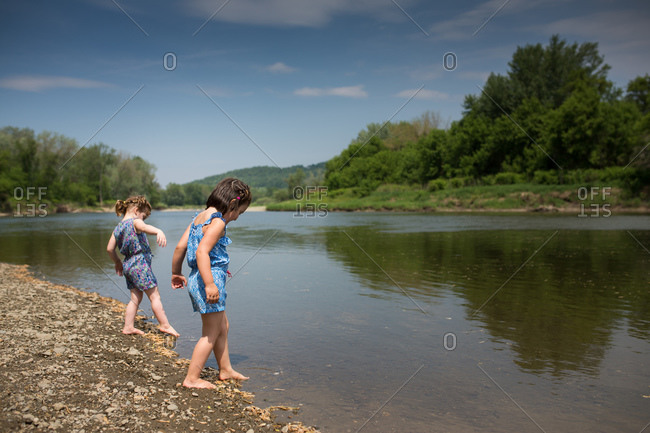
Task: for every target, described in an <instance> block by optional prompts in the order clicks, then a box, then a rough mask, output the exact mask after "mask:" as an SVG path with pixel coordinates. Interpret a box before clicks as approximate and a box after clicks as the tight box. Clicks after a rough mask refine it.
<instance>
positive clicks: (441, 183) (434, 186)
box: [427, 179, 447, 192]
mask: <svg viewBox="0 0 650 433" xmlns="http://www.w3.org/2000/svg"><path fill="white" fill-rule="evenodd" d="M445 188H447V181H446V180H444V179H433V180H430V181H429V184H428V185H427V190H429V191H431V192H434V191H442V190H443V189H445Z"/></svg>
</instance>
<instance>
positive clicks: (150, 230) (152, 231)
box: [133, 218, 167, 247]
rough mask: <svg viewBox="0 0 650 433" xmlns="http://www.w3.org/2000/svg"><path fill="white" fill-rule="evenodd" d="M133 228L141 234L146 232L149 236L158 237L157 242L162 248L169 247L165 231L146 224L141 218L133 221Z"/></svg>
mask: <svg viewBox="0 0 650 433" xmlns="http://www.w3.org/2000/svg"><path fill="white" fill-rule="evenodd" d="M133 227H135V229H136V230H137V231H139V232H145V233H147V234H149V235H156V242H158V245H160V246H161V247H164V246H165V245H167V238H166V237H165V233H163V231H162V230H160V229H159V228H157V227H154V226H152V225H149V224H145V222H144V221H142V220H141V219H139V218H136V219H134V220H133Z"/></svg>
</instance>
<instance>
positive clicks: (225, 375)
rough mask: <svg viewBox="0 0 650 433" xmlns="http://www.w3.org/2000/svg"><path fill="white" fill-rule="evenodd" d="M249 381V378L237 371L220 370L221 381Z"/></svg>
mask: <svg viewBox="0 0 650 433" xmlns="http://www.w3.org/2000/svg"><path fill="white" fill-rule="evenodd" d="M229 379H232V380H248V379H249V377H248V376H244V375H243V374H241V373H239V372H237V371H235V370H229V371H225V370H219V380H229Z"/></svg>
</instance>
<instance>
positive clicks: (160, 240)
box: [156, 230, 167, 247]
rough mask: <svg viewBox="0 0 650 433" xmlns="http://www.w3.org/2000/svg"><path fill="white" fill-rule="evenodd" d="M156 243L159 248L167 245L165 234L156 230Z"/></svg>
mask: <svg viewBox="0 0 650 433" xmlns="http://www.w3.org/2000/svg"><path fill="white" fill-rule="evenodd" d="M156 241H157V242H158V245H160V246H161V247H164V246H165V245H167V238H166V237H165V234H164V233H163V231H162V230H158V233H156Z"/></svg>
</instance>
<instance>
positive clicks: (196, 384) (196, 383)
mask: <svg viewBox="0 0 650 433" xmlns="http://www.w3.org/2000/svg"><path fill="white" fill-rule="evenodd" d="M183 386H184V387H185V388H208V389H212V388H216V387H217V385H215V384H214V383H212V382H208V381H207V380H203V379H198V380H189V379H188V378H187V377H186V378H185V380H184V381H183Z"/></svg>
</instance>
